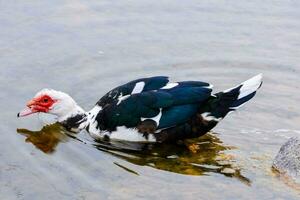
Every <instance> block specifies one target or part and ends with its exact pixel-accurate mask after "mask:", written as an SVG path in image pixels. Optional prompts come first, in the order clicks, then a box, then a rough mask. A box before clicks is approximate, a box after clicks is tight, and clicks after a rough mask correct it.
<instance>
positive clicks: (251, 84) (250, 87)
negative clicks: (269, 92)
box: [238, 74, 262, 99]
mask: <svg viewBox="0 0 300 200" xmlns="http://www.w3.org/2000/svg"><path fill="white" fill-rule="evenodd" d="M261 82H262V74H258V75H256V76H254V77H253V78H251V79H249V80H247V81H245V82H243V83H242V87H241V88H240V94H239V96H238V99H241V98H243V97H245V96H247V95H249V94H251V93H253V92H255V91H256V90H257V89H258V88H259V86H260V85H261Z"/></svg>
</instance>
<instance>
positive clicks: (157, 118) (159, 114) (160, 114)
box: [141, 108, 162, 126]
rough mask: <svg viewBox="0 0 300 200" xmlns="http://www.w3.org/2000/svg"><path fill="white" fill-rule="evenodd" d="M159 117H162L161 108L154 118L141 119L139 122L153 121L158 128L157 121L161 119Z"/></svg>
mask: <svg viewBox="0 0 300 200" xmlns="http://www.w3.org/2000/svg"><path fill="white" fill-rule="evenodd" d="M161 116H162V108H160V109H159V113H158V114H157V115H156V116H155V117H152V118H141V121H145V120H147V119H148V120H149V119H151V120H153V121H155V122H156V126H159V121H160V119H161Z"/></svg>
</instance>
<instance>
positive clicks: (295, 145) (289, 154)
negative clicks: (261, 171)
mask: <svg viewBox="0 0 300 200" xmlns="http://www.w3.org/2000/svg"><path fill="white" fill-rule="evenodd" d="M273 167H274V168H275V169H276V170H278V171H279V172H280V173H282V174H285V175H289V176H291V177H293V178H296V179H300V138H299V137H293V138H290V139H289V140H288V141H287V142H286V143H284V144H283V145H282V146H281V148H280V150H279V152H278V154H277V156H276V157H275V160H274V162H273Z"/></svg>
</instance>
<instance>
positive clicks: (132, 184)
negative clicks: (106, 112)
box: [0, 0, 300, 199]
mask: <svg viewBox="0 0 300 200" xmlns="http://www.w3.org/2000/svg"><path fill="white" fill-rule="evenodd" d="M299 9H300V4H299V2H298V1H283V0H282V1H264V2H261V1H251V2H248V1H238V2H237V1H202V2H201V3H198V1H193V0H191V1H161V2H159V3H154V2H148V1H136V2H134V1H128V2H112V1H96V0H95V1H89V2H86V1H49V2H34V1H26V2H23V1H20V2H14V1H5V2H4V1H3V2H0V26H1V31H0V70H1V77H0V90H1V93H0V97H1V98H0V110H1V115H0V121H1V122H2V123H1V125H0V132H1V134H2V137H1V139H0V159H1V162H0V198H1V199H57V198H63V199H99V198H100V199H129V198H138V199H152V198H160V199H275V198H277V199H298V198H299V195H300V191H299V190H296V189H295V188H293V187H290V186H288V185H287V184H285V183H284V181H282V180H280V179H279V178H277V177H276V174H274V172H272V170H271V164H272V159H273V158H274V156H275V155H276V153H277V151H278V150H279V148H280V146H281V144H283V143H284V142H285V141H286V140H287V139H288V138H289V137H292V136H297V135H299V134H300V127H299V121H300V108H299V101H300V93H299V91H298V90H299V75H300V66H299V63H300V53H299V52H300V49H299V48H300V21H299V17H300V12H299ZM258 73H263V74H264V84H263V87H262V88H261V89H260V91H259V92H258V94H257V96H256V97H255V98H254V99H253V100H252V101H251V102H249V103H248V104H247V105H245V106H244V107H243V108H241V109H240V110H239V111H238V112H235V113H232V114H230V115H229V116H227V117H226V119H225V120H223V121H222V122H221V123H220V124H219V125H218V126H217V127H216V128H215V129H214V130H213V132H212V133H210V134H208V135H206V136H205V137H203V138H199V139H195V140H190V141H187V142H185V143H180V144H174V145H164V146H162V145H146V146H143V145H132V144H128V143H117V142H114V143H103V142H102V143H96V142H94V141H93V140H92V139H91V138H90V137H89V136H88V135H87V134H86V133H85V132H82V133H80V134H79V135H75V136H74V135H71V134H70V133H67V132H65V131H64V130H63V129H62V128H61V127H59V126H57V125H54V126H50V127H46V128H44V129H42V127H43V125H44V124H43V122H41V120H40V119H39V117H38V116H37V115H35V116H29V117H27V118H23V119H17V118H16V114H17V112H19V110H21V109H22V108H23V106H24V105H25V102H26V101H27V100H29V99H30V98H31V97H32V96H33V95H34V94H35V93H36V92H37V91H38V90H40V89H41V88H44V87H50V88H53V89H57V90H62V91H65V92H67V93H69V94H70V95H71V96H72V97H74V99H76V101H77V102H78V104H80V105H82V107H83V108H85V109H86V110H88V109H90V108H91V107H92V106H93V105H94V103H95V102H96V101H97V100H98V99H99V98H100V97H101V96H102V95H104V94H105V92H107V91H108V90H109V89H111V88H113V87H115V86H117V85H118V84H121V83H125V82H127V81H129V80H132V79H135V78H139V77H146V76H153V75H168V76H170V77H172V80H202V81H208V82H210V83H212V84H214V86H215V91H220V90H224V89H227V88H229V87H232V86H234V85H235V84H238V83H239V82H242V81H244V80H246V79H247V78H250V77H251V76H253V75H255V74H258ZM17 129H18V130H17ZM25 129H28V130H25ZM41 129H42V130H41ZM39 130H41V131H39ZM32 131H37V132H32Z"/></svg>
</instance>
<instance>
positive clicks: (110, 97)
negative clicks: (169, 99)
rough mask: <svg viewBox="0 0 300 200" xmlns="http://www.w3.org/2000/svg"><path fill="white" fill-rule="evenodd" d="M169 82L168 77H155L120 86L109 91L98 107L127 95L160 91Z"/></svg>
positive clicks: (98, 103)
mask: <svg viewBox="0 0 300 200" xmlns="http://www.w3.org/2000/svg"><path fill="white" fill-rule="evenodd" d="M168 82H169V78H168V77H166V76H155V77H149V78H141V79H137V80H134V81H130V82H128V83H126V84H124V85H120V86H118V87H116V88H114V89H112V90H111V91H109V92H108V93H107V94H105V95H104V96H103V97H102V98H101V99H100V100H99V101H98V102H97V105H99V106H101V107H104V106H106V105H109V104H111V103H113V102H114V101H115V100H117V99H119V98H122V97H124V96H126V95H131V94H137V93H141V92H146V91H151V90H158V89H160V88H162V87H164V86H166V85H167V84H168Z"/></svg>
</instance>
